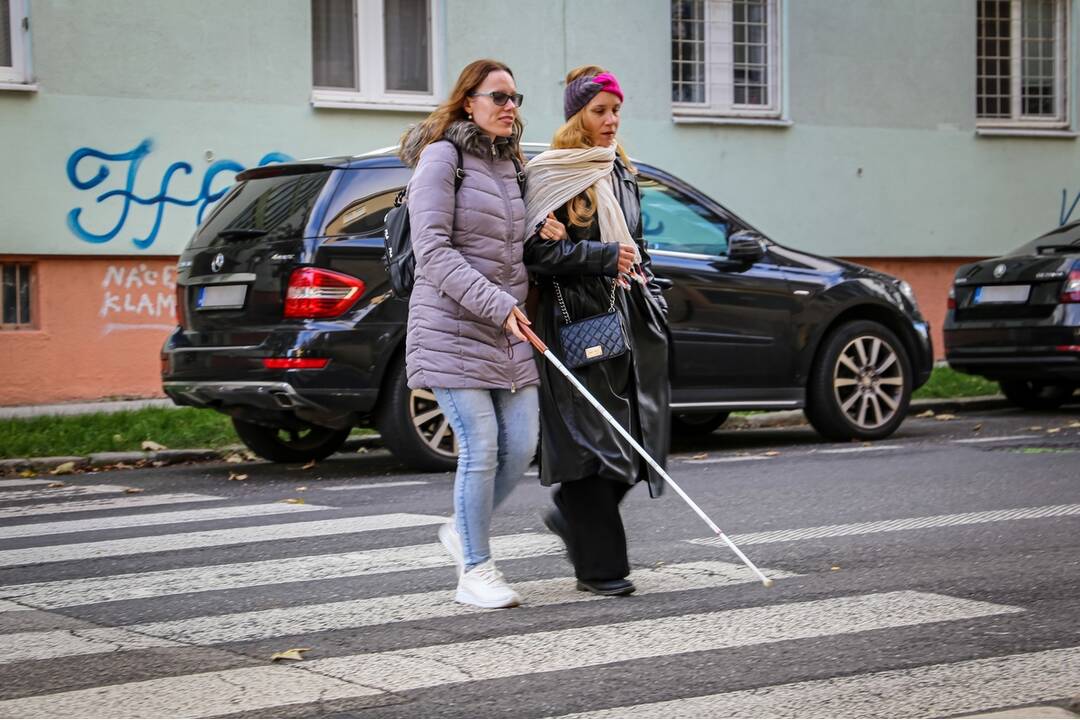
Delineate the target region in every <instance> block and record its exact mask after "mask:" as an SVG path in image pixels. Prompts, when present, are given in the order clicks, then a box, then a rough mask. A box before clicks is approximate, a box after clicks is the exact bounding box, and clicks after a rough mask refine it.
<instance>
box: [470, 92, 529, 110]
mask: <svg viewBox="0 0 1080 720" xmlns="http://www.w3.org/2000/svg"><path fill="white" fill-rule="evenodd" d="M477 95H483V96H485V97H489V98H491V102H493V103H495V104H496V105H498V106H499V107H502V106H503V105H505V104H506V101H507V100H513V101H514V106H515V107H521V103H522V102H523V101H524V100H525V96H524V95H522V94H521V93H514V94H513V95H509V94H507V93H504V92H499V91H498V90H496V91H495V92H486V93H481V92H471V93H469V96H470V97H476V96H477Z"/></svg>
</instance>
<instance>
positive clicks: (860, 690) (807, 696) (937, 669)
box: [562, 647, 1080, 718]
mask: <svg viewBox="0 0 1080 720" xmlns="http://www.w3.org/2000/svg"><path fill="white" fill-rule="evenodd" d="M1077 687H1080V648H1075V647H1072V648H1063V649H1060V650H1046V651H1043V652H1034V653H1025V654H1022V655H1005V656H1001V657H992V658H982V659H979V660H966V661H963V662H955V663H943V664H940V665H926V666H923V667H917V668H911V669H907V670H889V671H885V672H876V673H867V674H865V675H852V676H849V677H837V678H829V679H827V680H811V681H807V682H800V683H789V684H786V685H773V686H771V687H761V688H755V689H753V690H740V691H737V692H729V693H718V694H716V695H706V696H702V697H696V698H684V699H680V700H670V701H667V702H657V703H648V704H646V705H627V706H623V707H616V708H610V709H605V710H594V711H590V712H583V713H580V714H573V715H563V716H562V717H564V718H703V717H726V718H758V717H771V718H797V717H864V718H873V717H951V716H955V715H960V714H966V713H975V712H979V711H982V710H985V709H987V708H995V707H1011V706H1018V705H1027V704H1033V703H1039V702H1046V701H1047V700H1056V699H1059V698H1062V697H1065V696H1066V695H1068V694H1069V693H1070V692H1072V691H1074V690H1075V689H1076V688H1077ZM1016 717H1022V716H1021V715H1017V716H1016Z"/></svg>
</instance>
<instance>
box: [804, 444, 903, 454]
mask: <svg viewBox="0 0 1080 720" xmlns="http://www.w3.org/2000/svg"><path fill="white" fill-rule="evenodd" d="M905 447H906V446H905V445H865V446H864V445H860V446H859V447H849V448H832V449H831V450H816V451H813V452H816V453H817V454H819V455H847V454H848V453H864V452H873V451H874V450H902V449H904V448H905Z"/></svg>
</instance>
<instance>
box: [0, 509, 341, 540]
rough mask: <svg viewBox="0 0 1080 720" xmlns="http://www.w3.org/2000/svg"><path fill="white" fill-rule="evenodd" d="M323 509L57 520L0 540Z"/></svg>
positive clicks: (1, 534)
mask: <svg viewBox="0 0 1080 720" xmlns="http://www.w3.org/2000/svg"><path fill="white" fill-rule="evenodd" d="M332 509H333V508H330V507H327V506H324V505H290V504H288V503H282V502H276V503H262V504H259V505H224V506H217V507H211V508H198V509H196V510H174V511H172V512H162V513H145V514H142V515H112V516H110V517H103V518H91V519H87V520H57V521H56V522H44V523H27V524H24V525H11V526H9V527H0V540H6V539H10V538H21V537H34V536H36V535H60V534H63V533H77V532H90V531H92V530H113V529H116V528H131V527H145V526H148V525H154V526H158V525H170V524H173V523H189V522H201V521H205V520H230V519H234V518H244V517H262V516H264V515H283V514H288V513H296V512H311V511H313V510H332Z"/></svg>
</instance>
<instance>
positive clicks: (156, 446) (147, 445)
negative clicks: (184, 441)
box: [141, 440, 168, 451]
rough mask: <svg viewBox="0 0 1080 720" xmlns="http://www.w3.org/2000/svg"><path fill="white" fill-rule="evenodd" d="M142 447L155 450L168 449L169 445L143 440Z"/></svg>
mask: <svg viewBox="0 0 1080 720" xmlns="http://www.w3.org/2000/svg"><path fill="white" fill-rule="evenodd" d="M141 447H142V449H143V450H153V451H157V450H168V448H167V447H165V446H164V445H162V444H161V443H156V442H154V441H153V440H143V441H142V446H141Z"/></svg>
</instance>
